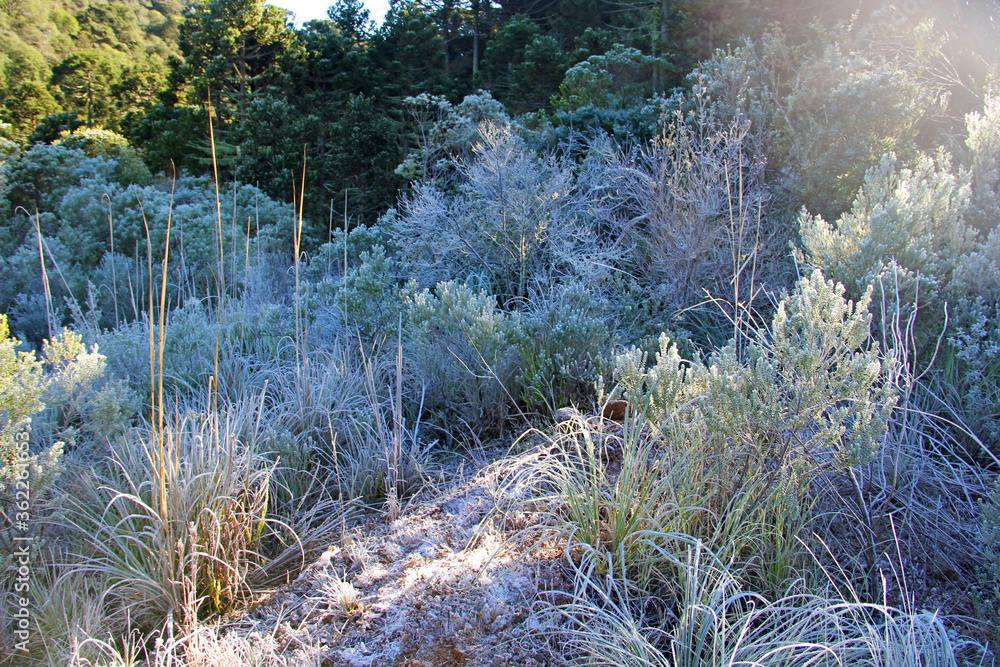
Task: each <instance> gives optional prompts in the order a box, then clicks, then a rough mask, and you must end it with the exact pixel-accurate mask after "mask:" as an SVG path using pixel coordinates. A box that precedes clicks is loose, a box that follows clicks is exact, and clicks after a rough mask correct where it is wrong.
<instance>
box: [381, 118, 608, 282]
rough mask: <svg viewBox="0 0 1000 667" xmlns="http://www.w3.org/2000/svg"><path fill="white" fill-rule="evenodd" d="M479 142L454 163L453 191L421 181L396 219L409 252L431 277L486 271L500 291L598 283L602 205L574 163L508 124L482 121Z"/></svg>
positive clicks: (399, 239)
mask: <svg viewBox="0 0 1000 667" xmlns="http://www.w3.org/2000/svg"><path fill="white" fill-rule="evenodd" d="M479 133H480V135H481V136H482V141H481V142H480V143H478V144H476V146H475V154H474V156H473V157H472V158H470V159H460V160H459V161H458V162H457V163H456V168H457V170H458V173H459V176H460V178H461V182H460V184H459V185H458V186H457V192H455V194H454V195H449V194H448V193H446V192H444V191H442V190H441V189H439V188H437V187H436V186H434V185H433V184H422V185H419V186H418V187H417V188H416V192H415V194H414V195H413V196H412V197H411V198H409V199H408V200H407V201H406V202H405V203H404V205H403V207H402V211H401V212H400V213H399V215H398V217H397V219H396V225H395V232H396V236H395V241H396V243H397V244H398V245H399V247H400V249H401V256H402V258H403V259H404V260H405V261H407V262H410V263H411V264H412V265H414V266H415V267H417V268H418V269H419V270H420V271H421V272H422V273H421V279H422V281H424V282H435V281H440V280H449V279H456V278H457V279H461V280H465V279H466V278H468V277H469V276H471V275H485V276H486V277H487V278H488V280H489V284H490V286H491V289H492V291H494V292H495V293H496V294H497V295H499V296H501V297H502V298H505V299H508V298H512V297H519V298H523V297H526V296H528V294H529V293H530V292H532V291H540V292H546V291H548V290H549V289H550V288H551V287H552V286H554V285H556V284H558V283H560V282H563V281H565V280H567V279H574V280H579V281H583V282H584V283H592V282H593V281H595V280H597V279H598V278H599V277H600V276H601V275H603V272H604V269H606V267H607V264H608V259H609V252H608V249H607V248H606V246H605V244H604V243H603V242H602V241H601V240H600V239H599V238H598V236H597V235H596V233H595V231H594V229H593V220H594V218H595V217H600V215H599V202H598V201H596V200H595V199H593V198H592V197H590V196H589V195H588V193H584V192H581V191H579V190H578V188H577V187H576V185H575V183H574V177H573V173H572V171H571V170H570V167H569V166H568V165H566V164H564V163H561V162H559V161H558V160H556V159H554V158H539V157H537V156H536V155H534V154H532V153H531V152H529V151H528V150H527V149H526V148H525V146H524V142H523V141H522V140H521V139H520V138H519V137H518V136H517V135H516V134H515V133H514V131H513V129H512V128H511V126H510V125H509V124H492V123H488V124H486V125H485V126H480V127H479Z"/></svg>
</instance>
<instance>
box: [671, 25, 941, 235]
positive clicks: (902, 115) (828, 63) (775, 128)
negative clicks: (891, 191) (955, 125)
mask: <svg viewBox="0 0 1000 667" xmlns="http://www.w3.org/2000/svg"><path fill="white" fill-rule="evenodd" d="M945 39H946V36H945V35H944V34H943V32H942V31H941V30H940V29H939V28H937V27H936V26H934V24H933V23H930V22H927V23H924V24H921V25H919V26H916V27H914V26H911V25H905V22H903V21H898V20H894V19H893V18H892V17H890V16H887V15H881V16H877V17H873V20H872V21H871V22H869V23H860V24H849V25H844V26H841V27H838V28H835V29H827V28H819V27H818V26H817V31H816V33H814V34H812V35H810V39H809V42H808V46H806V45H797V44H795V43H794V42H793V40H792V39H791V38H789V37H786V35H785V34H784V33H783V32H781V31H780V30H779V31H770V32H767V33H765V34H764V35H763V36H762V37H761V38H760V39H759V40H757V41H747V42H746V43H745V44H743V45H742V46H739V47H737V48H734V49H733V50H732V51H729V52H723V51H718V52H716V53H715V54H714V55H713V56H712V57H711V58H710V59H709V60H707V61H706V62H704V63H702V64H701V65H699V66H698V68H697V69H696V70H695V72H694V73H692V75H691V76H690V77H689V81H690V84H691V85H692V87H693V92H695V93H696V94H699V95H700V94H706V95H707V97H708V98H709V99H710V100H711V101H712V102H713V104H715V105H717V109H716V113H718V115H719V117H720V118H722V119H724V120H728V119H735V120H739V119H748V120H750V122H751V126H752V128H753V133H754V137H753V142H754V144H755V145H756V148H755V153H756V154H757V155H759V156H760V157H763V158H765V159H766V161H767V164H768V168H769V169H770V170H771V173H772V175H773V177H774V178H775V179H776V180H777V183H776V184H777V185H779V187H781V188H782V189H783V190H785V191H787V192H789V193H790V194H791V195H792V196H793V197H794V200H795V206H796V207H797V206H798V205H799V204H804V205H805V206H807V207H808V208H809V209H810V210H812V211H815V212H819V213H820V214H822V215H824V216H827V217H834V216H837V215H840V214H841V213H842V212H843V211H844V210H845V209H846V208H847V207H848V205H849V204H850V201H851V199H852V198H853V197H854V194H855V192H856V191H857V188H858V187H859V186H860V185H861V183H862V180H863V178H864V175H865V172H866V170H868V169H869V168H870V167H872V166H873V165H876V164H878V163H879V161H880V160H881V158H882V156H883V155H885V154H886V153H888V152H894V153H896V154H897V155H899V156H900V157H901V158H902V159H903V160H904V161H909V160H911V159H913V158H914V157H915V156H916V154H917V152H918V143H917V140H918V135H919V133H920V132H921V131H922V130H923V128H924V126H925V125H926V124H929V122H930V119H932V118H935V117H937V115H938V114H940V113H941V112H942V110H943V109H944V105H945V104H946V103H947V99H948V97H947V96H948V90H949V87H950V86H952V85H953V82H949V81H948V80H947V79H943V78H941V77H938V76H936V74H935V73H936V72H937V71H938V67H940V66H941V62H940V59H941V53H942V51H941V49H942V43H943V41H944V40H945ZM899 44H905V45H906V46H903V47H900V46H898V45H899Z"/></svg>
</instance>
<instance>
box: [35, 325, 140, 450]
mask: <svg viewBox="0 0 1000 667" xmlns="http://www.w3.org/2000/svg"><path fill="white" fill-rule="evenodd" d="M42 356H43V359H44V364H45V368H46V370H47V375H48V378H49V381H48V384H47V386H46V388H45V393H44V394H43V395H42V400H43V402H44V403H45V406H46V409H45V411H44V412H42V414H41V415H39V424H38V430H39V431H40V433H41V434H42V437H43V438H46V439H47V440H49V441H52V440H55V439H58V440H62V441H65V442H66V443H67V446H73V445H77V444H81V443H82V442H93V443H97V444H98V445H106V444H107V442H108V439H109V438H111V437H113V436H115V435H117V434H118V433H121V432H122V431H123V430H124V429H125V427H126V426H128V424H129V422H130V420H131V419H132V418H133V417H134V416H135V414H136V412H137V411H138V409H139V398H138V396H136V395H135V393H134V392H133V391H132V390H131V389H129V388H128V386H127V385H125V384H124V383H122V382H114V381H108V378H107V373H106V368H107V363H106V362H107V357H105V356H104V355H103V354H101V353H100V352H99V351H98V346H97V345H92V346H91V347H90V348H89V349H88V348H87V346H86V345H84V344H83V337H82V336H81V335H80V334H78V333H75V332H73V331H69V330H66V331H63V333H62V334H60V335H59V336H56V337H55V338H54V339H53V340H51V341H44V343H43V344H42Z"/></svg>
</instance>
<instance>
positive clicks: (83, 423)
mask: <svg viewBox="0 0 1000 667" xmlns="http://www.w3.org/2000/svg"><path fill="white" fill-rule="evenodd" d="M19 345H20V341H18V340H17V339H16V338H11V337H10V331H9V329H8V328H7V318H6V316H4V315H0V503H2V504H3V511H4V512H5V513H8V514H9V510H10V506H9V503H11V502H12V499H13V491H14V487H13V486H11V485H13V484H15V483H16V482H17V481H21V482H27V484H28V486H29V487H30V493H29V496H30V498H31V499H32V503H33V505H32V507H33V508H34V511H35V512H38V511H40V509H41V506H42V504H43V501H44V498H45V493H46V491H47V490H48V488H49V487H50V485H51V484H52V482H53V481H54V479H55V477H56V476H57V475H58V474H59V472H60V469H61V459H62V455H63V450H64V449H65V447H66V443H69V445H70V446H72V445H73V444H75V443H76V441H77V440H82V439H86V440H89V441H101V440H104V439H106V438H107V437H109V436H111V435H114V434H115V433H117V432H120V431H121V430H122V428H123V427H125V426H126V425H127V423H128V421H129V420H130V419H131V418H132V416H133V415H134V413H135V410H136V409H137V407H138V406H137V403H136V400H135V398H134V396H133V394H132V393H131V392H130V391H129V390H128V389H127V388H125V387H123V386H121V385H119V384H113V383H108V382H106V379H105V357H104V355H102V354H100V353H99V352H98V351H97V347H96V346H93V347H91V348H90V349H87V347H86V346H85V345H83V342H82V338H81V336H80V335H78V334H76V333H74V332H72V331H63V332H62V333H61V334H59V335H58V336H55V337H54V338H53V339H52V340H46V341H44V343H43V352H42V358H41V359H38V358H37V357H36V355H35V353H34V352H19V351H17V347H18V346H19ZM64 441H65V442H64ZM6 528H7V526H4V527H3V528H0V530H5V529H6Z"/></svg>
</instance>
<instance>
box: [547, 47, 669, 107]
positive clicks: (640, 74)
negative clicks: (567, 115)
mask: <svg viewBox="0 0 1000 667" xmlns="http://www.w3.org/2000/svg"><path fill="white" fill-rule="evenodd" d="M665 68H666V64H665V63H663V62H662V61H661V60H659V59H657V58H652V57H650V56H646V55H643V54H642V53H641V52H640V51H639V50H638V49H634V48H625V47H623V46H621V45H615V47H614V48H612V49H611V50H610V51H608V52H607V53H605V54H603V55H599V56H591V57H589V58H587V59H586V60H585V61H583V62H581V63H578V64H576V65H573V66H572V67H570V68H569V70H567V72H566V78H565V79H563V81H562V83H561V84H560V85H559V94H558V95H557V96H556V97H554V98H553V100H552V104H553V106H555V107H556V108H557V109H560V110H562V111H576V110H578V109H582V108H583V107H587V106H593V107H600V108H605V109H627V108H629V107H632V106H635V105H637V104H640V103H641V102H643V101H644V100H645V99H647V98H649V97H651V96H652V94H653V89H652V85H651V80H652V79H653V76H652V73H653V72H654V71H657V70H663V69H665Z"/></svg>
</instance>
